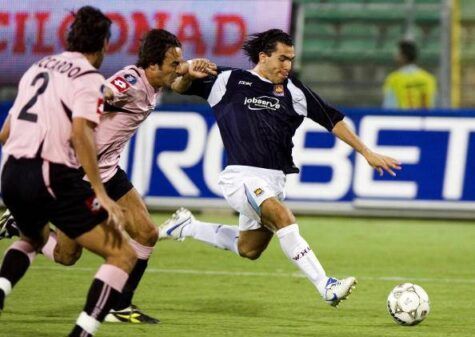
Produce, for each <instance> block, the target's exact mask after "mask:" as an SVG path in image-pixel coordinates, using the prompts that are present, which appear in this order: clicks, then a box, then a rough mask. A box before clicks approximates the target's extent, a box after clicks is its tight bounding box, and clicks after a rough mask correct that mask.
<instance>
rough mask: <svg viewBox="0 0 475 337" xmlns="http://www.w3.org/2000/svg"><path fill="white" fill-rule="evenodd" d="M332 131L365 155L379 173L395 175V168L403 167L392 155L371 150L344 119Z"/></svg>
mask: <svg viewBox="0 0 475 337" xmlns="http://www.w3.org/2000/svg"><path fill="white" fill-rule="evenodd" d="M332 132H333V134H334V135H335V136H337V137H338V138H339V139H341V140H342V141H344V142H345V143H347V144H348V145H350V146H351V147H352V148H353V149H355V151H357V152H358V153H360V154H361V155H362V156H363V157H365V159H366V161H367V162H368V164H369V165H370V166H371V167H372V168H374V169H375V170H377V171H378V173H379V175H383V172H384V171H386V172H388V173H389V174H390V175H392V176H395V175H396V173H395V172H394V170H400V169H401V163H400V162H399V161H398V160H396V159H394V158H391V157H388V156H385V155H382V154H379V153H376V152H373V151H371V149H369V148H368V147H367V146H366V145H365V144H364V143H363V142H362V141H361V139H360V138H359V137H358V136H357V135H356V134H355V133H354V132H353V131H352V130H351V129H350V128H349V127H348V125H347V124H346V123H345V122H344V121H339V122H338V123H336V125H335V126H334V127H333V129H332Z"/></svg>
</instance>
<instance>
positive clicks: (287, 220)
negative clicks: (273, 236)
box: [263, 207, 295, 229]
mask: <svg viewBox="0 0 475 337" xmlns="http://www.w3.org/2000/svg"><path fill="white" fill-rule="evenodd" d="M263 222H264V223H267V224H270V225H271V227H272V228H275V229H280V228H284V227H286V226H288V225H291V224H293V223H295V217H294V215H293V214H292V212H291V211H290V210H288V209H287V208H285V207H282V208H280V209H278V210H276V211H275V212H273V213H272V214H271V215H267V216H265V217H263Z"/></svg>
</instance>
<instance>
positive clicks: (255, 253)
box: [238, 245, 262, 260]
mask: <svg viewBox="0 0 475 337" xmlns="http://www.w3.org/2000/svg"><path fill="white" fill-rule="evenodd" d="M238 252H239V255H240V256H241V257H244V258H246V259H249V260H257V259H258V258H259V257H260V256H261V254H262V250H260V249H253V248H248V247H245V246H239V245H238Z"/></svg>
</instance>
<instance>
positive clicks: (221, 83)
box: [208, 70, 232, 107]
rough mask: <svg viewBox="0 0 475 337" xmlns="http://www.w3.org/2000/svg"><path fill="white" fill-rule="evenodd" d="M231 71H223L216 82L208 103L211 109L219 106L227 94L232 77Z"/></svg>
mask: <svg viewBox="0 0 475 337" xmlns="http://www.w3.org/2000/svg"><path fill="white" fill-rule="evenodd" d="M231 71H232V70H226V71H223V72H222V73H220V74H219V75H218V78H217V79H216V81H215V82H214V84H213V87H212V88H211V92H210V93H209V96H208V103H209V105H210V106H211V107H213V106H215V105H216V104H218V103H219V102H220V101H221V99H222V98H223V96H224V94H225V93H226V85H227V84H228V81H229V76H231Z"/></svg>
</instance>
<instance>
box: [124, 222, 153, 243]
mask: <svg viewBox="0 0 475 337" xmlns="http://www.w3.org/2000/svg"><path fill="white" fill-rule="evenodd" d="M131 238H132V239H133V240H135V241H137V242H138V243H140V244H141V245H144V246H147V247H153V246H155V244H156V243H157V241H158V229H157V227H156V226H155V224H153V223H145V224H144V225H141V226H140V228H138V229H137V230H136V231H135V235H134V236H132V235H131Z"/></svg>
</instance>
